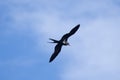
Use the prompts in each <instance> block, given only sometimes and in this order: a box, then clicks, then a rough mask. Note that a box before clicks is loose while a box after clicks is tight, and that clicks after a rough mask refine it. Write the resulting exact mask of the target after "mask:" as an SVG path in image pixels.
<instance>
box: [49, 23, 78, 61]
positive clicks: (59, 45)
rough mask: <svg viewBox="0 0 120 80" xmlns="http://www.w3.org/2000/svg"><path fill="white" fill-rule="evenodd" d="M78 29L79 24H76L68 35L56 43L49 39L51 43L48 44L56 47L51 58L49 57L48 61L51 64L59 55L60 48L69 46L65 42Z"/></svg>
mask: <svg viewBox="0 0 120 80" xmlns="http://www.w3.org/2000/svg"><path fill="white" fill-rule="evenodd" d="M79 27H80V24H78V25H77V26H75V27H74V28H73V29H72V30H71V31H70V32H69V33H66V34H64V35H63V36H62V38H61V39H60V40H59V41H58V40H55V39H51V38H49V39H50V40H52V41H53V42H50V43H57V45H56V46H55V49H54V53H53V54H52V56H51V57H50V60H49V62H52V61H53V60H54V59H55V58H56V56H57V55H58V54H59V52H60V51H61V48H62V46H63V45H64V46H67V45H69V43H68V42H67V41H68V38H69V37H70V36H72V35H73V34H74V33H75V32H76V31H77V30H78V29H79Z"/></svg>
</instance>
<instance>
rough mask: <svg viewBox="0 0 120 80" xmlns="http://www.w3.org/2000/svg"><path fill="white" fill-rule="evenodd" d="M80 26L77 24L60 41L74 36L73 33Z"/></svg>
mask: <svg viewBox="0 0 120 80" xmlns="http://www.w3.org/2000/svg"><path fill="white" fill-rule="evenodd" d="M79 27H80V24H78V25H77V26H75V27H74V28H73V29H72V30H71V31H70V32H69V33H67V34H65V35H63V37H62V38H61V41H64V40H65V41H67V39H68V38H69V37H70V36H72V35H73V34H75V32H76V31H77V30H78V29H79Z"/></svg>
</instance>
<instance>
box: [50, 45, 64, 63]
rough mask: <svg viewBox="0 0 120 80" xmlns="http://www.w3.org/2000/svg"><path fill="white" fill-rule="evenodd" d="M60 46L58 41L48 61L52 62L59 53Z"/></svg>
mask: <svg viewBox="0 0 120 80" xmlns="http://www.w3.org/2000/svg"><path fill="white" fill-rule="evenodd" d="M61 48H62V44H60V43H58V44H57V45H56V46H55V50H54V53H53V54H52V56H51V57H50V60H49V62H52V61H53V60H54V59H55V58H56V56H57V55H58V54H59V52H60V51H61Z"/></svg>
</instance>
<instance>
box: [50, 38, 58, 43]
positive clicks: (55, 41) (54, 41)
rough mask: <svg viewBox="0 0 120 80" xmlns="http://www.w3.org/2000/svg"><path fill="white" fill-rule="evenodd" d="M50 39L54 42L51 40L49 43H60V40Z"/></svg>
mask: <svg viewBox="0 0 120 80" xmlns="http://www.w3.org/2000/svg"><path fill="white" fill-rule="evenodd" d="M49 40H51V41H53V42H49V43H59V41H57V40H55V39H52V38H49Z"/></svg>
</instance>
